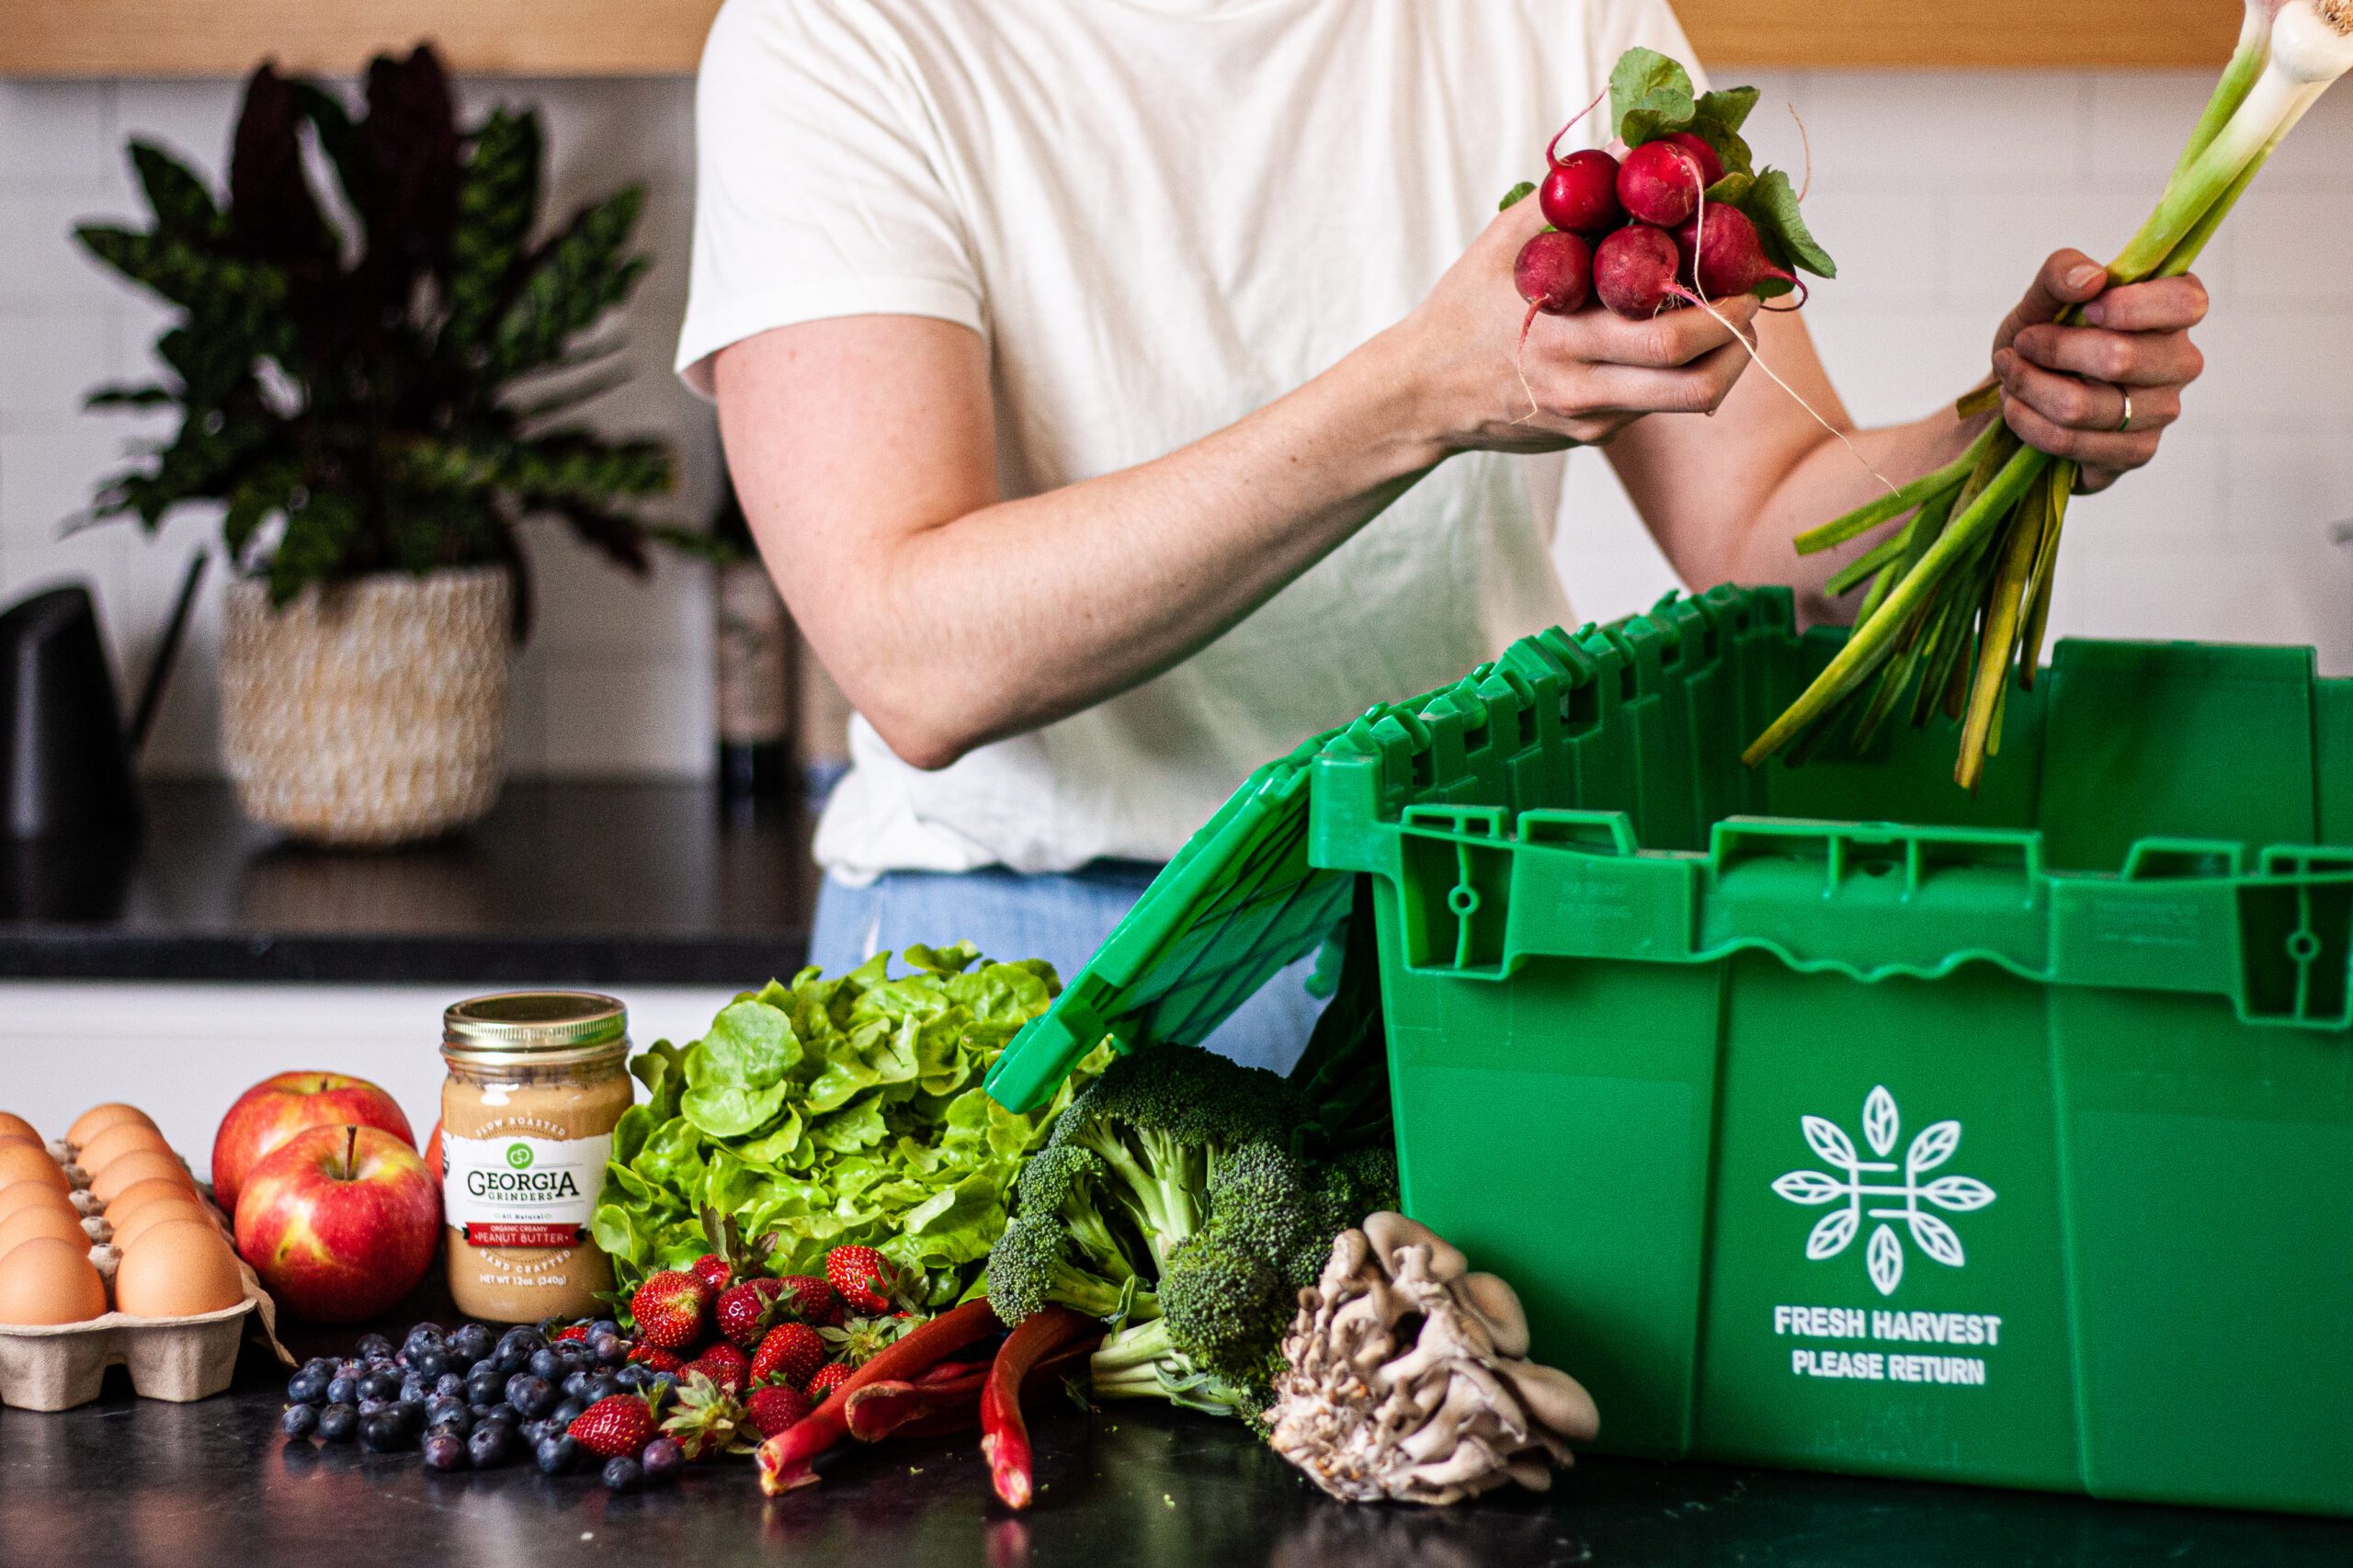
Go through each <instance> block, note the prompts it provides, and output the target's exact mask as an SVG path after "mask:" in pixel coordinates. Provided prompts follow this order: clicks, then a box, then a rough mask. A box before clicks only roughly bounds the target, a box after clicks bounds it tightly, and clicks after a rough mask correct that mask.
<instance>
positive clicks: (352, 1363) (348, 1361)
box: [335, 1356, 368, 1378]
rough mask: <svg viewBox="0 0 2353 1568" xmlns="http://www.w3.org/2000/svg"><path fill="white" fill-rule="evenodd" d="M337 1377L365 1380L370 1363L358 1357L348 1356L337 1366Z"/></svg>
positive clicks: (338, 1362) (336, 1364)
mask: <svg viewBox="0 0 2353 1568" xmlns="http://www.w3.org/2000/svg"><path fill="white" fill-rule="evenodd" d="M367 1375H368V1363H367V1362H365V1361H362V1360H361V1359H360V1358H358V1357H357V1356H347V1357H345V1358H343V1359H342V1360H340V1361H337V1362H336V1363H335V1376H336V1377H338V1378H364V1377H366V1376H367Z"/></svg>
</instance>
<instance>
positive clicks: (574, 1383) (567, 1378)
mask: <svg viewBox="0 0 2353 1568" xmlns="http://www.w3.org/2000/svg"><path fill="white" fill-rule="evenodd" d="M558 1386H559V1387H560V1388H562V1389H563V1397H564V1398H566V1399H578V1398H579V1397H580V1391H581V1390H583V1389H585V1388H586V1387H587V1386H588V1374H587V1373H585V1372H566V1373H564V1375H563V1382H562V1383H561V1384H559V1385H558Z"/></svg>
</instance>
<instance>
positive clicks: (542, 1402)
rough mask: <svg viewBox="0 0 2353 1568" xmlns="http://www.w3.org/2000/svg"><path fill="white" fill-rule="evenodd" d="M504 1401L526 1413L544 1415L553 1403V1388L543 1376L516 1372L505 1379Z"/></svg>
mask: <svg viewBox="0 0 2353 1568" xmlns="http://www.w3.org/2000/svg"><path fill="white" fill-rule="evenodd" d="M506 1403H509V1404H511V1405H513V1406H514V1407H515V1408H516V1409H517V1410H519V1411H521V1412H522V1413H523V1414H524V1415H529V1416H535V1417H536V1416H540V1415H546V1414H547V1413H548V1410H549V1407H550V1406H551V1405H553V1404H554V1403H555V1390H554V1389H552V1388H551V1387H550V1386H549V1385H548V1381H547V1380H546V1379H545V1378H542V1377H538V1376H536V1375H534V1374H532V1373H530V1372H518V1373H517V1374H516V1375H515V1376H514V1377H511V1378H509V1379H507V1380H506Z"/></svg>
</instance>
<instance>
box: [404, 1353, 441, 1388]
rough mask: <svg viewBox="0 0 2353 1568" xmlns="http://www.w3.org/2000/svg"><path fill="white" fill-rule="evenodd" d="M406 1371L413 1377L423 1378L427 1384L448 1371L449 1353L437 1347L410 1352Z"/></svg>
mask: <svg viewBox="0 0 2353 1568" xmlns="http://www.w3.org/2000/svg"><path fill="white" fill-rule="evenodd" d="M408 1369H409V1371H410V1372H411V1373H412V1374H413V1375H415V1376H416V1377H420V1378H423V1379H424V1380H425V1381H426V1382H428V1383H429V1382H431V1381H434V1380H435V1379H436V1378H438V1377H439V1376H440V1375H441V1374H442V1373H444V1372H446V1371H448V1370H449V1352H448V1351H447V1350H444V1349H442V1348H441V1346H438V1345H433V1346H426V1348H425V1349H423V1350H415V1351H411V1352H410V1353H409V1358H408Z"/></svg>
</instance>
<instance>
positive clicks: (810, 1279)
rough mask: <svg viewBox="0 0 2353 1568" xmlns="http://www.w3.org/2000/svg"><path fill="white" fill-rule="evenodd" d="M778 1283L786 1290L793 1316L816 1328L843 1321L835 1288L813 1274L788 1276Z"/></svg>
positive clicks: (840, 1305)
mask: <svg viewBox="0 0 2353 1568" xmlns="http://www.w3.org/2000/svg"><path fill="white" fill-rule="evenodd" d="M777 1283H778V1284H779V1285H780V1286H782V1287H783V1288H784V1294H785V1296H786V1298H787V1299H788V1301H790V1311H791V1312H792V1315H793V1316H795V1317H797V1318H799V1319H800V1320H801V1322H802V1323H805V1324H810V1325H811V1326H812V1327H815V1328H826V1327H830V1326H831V1325H833V1324H837V1323H839V1322H841V1321H842V1303H841V1300H840V1298H838V1297H836V1296H835V1294H834V1288H833V1287H832V1286H831V1285H828V1284H826V1283H825V1282H824V1280H823V1279H820V1278H817V1277H816V1276H815V1275H813V1274H788V1275H786V1276H785V1277H784V1278H781V1279H779V1280H778V1281H777Z"/></svg>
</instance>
